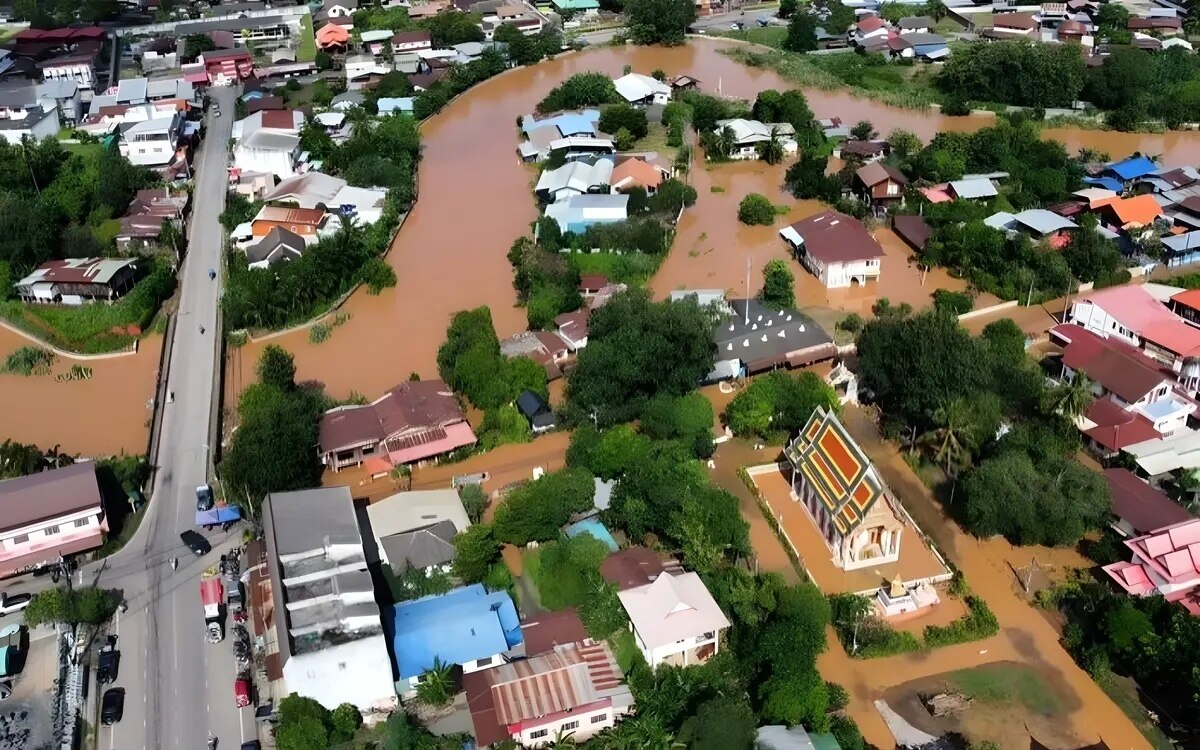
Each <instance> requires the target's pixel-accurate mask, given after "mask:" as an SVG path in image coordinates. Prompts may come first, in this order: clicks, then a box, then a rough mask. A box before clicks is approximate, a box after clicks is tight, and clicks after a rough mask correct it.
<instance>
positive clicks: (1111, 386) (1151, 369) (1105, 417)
mask: <svg viewBox="0 0 1200 750" xmlns="http://www.w3.org/2000/svg"><path fill="white" fill-rule="evenodd" d="M1050 337H1051V340H1053V341H1056V342H1059V343H1063V344H1064V348H1063V357H1062V377H1063V379H1064V380H1073V379H1074V378H1075V373H1077V372H1083V373H1085V374H1087V376H1088V377H1089V378H1090V379H1091V380H1092V381H1093V391H1094V393H1095V394H1096V396H1097V399H1096V401H1095V402H1094V403H1093V404H1092V406H1091V408H1089V409H1088V411H1087V413H1086V414H1085V415H1084V416H1083V417H1082V418H1081V419H1080V425H1079V426H1080V429H1081V430H1082V431H1083V433H1084V434H1085V435H1087V437H1088V438H1090V439H1091V440H1092V443H1093V447H1094V448H1096V449H1097V450H1098V451H1099V452H1100V453H1101V454H1102V455H1111V454H1113V453H1116V452H1118V451H1120V450H1122V449H1123V448H1125V447H1127V446H1130V445H1136V444H1137V443H1143V442H1146V441H1148V440H1158V439H1162V438H1164V437H1169V436H1171V435H1173V434H1174V433H1175V432H1176V431H1178V430H1181V429H1184V428H1185V427H1186V426H1187V420H1188V417H1189V416H1190V415H1191V414H1193V413H1194V412H1195V411H1196V408H1197V405H1196V402H1195V401H1193V400H1192V399H1190V398H1188V397H1187V396H1185V395H1184V394H1182V393H1180V392H1178V391H1177V390H1176V384H1175V379H1174V377H1173V376H1172V374H1171V373H1170V371H1168V370H1165V368H1161V367H1160V366H1159V365H1158V364H1157V363H1156V362H1155V361H1154V360H1152V359H1150V358H1148V357H1146V356H1144V355H1143V354H1142V353H1141V352H1140V351H1138V350H1137V349H1136V348H1134V347H1133V346H1131V345H1129V344H1126V343H1124V342H1122V341H1120V340H1118V339H1115V338H1105V337H1103V336H1100V335H1099V334H1096V333H1094V332H1092V331H1089V330H1087V329H1084V328H1081V327H1080V326H1077V325H1071V324H1063V325H1058V326H1055V327H1054V328H1053V329H1051V331H1050Z"/></svg>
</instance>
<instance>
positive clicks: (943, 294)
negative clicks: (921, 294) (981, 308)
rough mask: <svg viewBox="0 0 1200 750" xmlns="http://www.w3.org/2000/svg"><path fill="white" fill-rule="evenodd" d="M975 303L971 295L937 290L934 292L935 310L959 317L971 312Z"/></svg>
mask: <svg viewBox="0 0 1200 750" xmlns="http://www.w3.org/2000/svg"><path fill="white" fill-rule="evenodd" d="M974 306H975V302H974V301H973V300H972V299H971V295H969V294H964V293H963V292H952V291H950V290H949V289H936V290H934V292H933V307H934V309H936V310H938V311H940V312H944V313H947V314H949V315H953V316H954V317H958V316H959V315H962V314H963V313H967V312H970V311H971V308H972V307H974Z"/></svg>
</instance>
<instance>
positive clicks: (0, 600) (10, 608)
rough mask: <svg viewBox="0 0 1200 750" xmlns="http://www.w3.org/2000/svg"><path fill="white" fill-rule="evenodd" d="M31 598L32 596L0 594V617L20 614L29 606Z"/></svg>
mask: <svg viewBox="0 0 1200 750" xmlns="http://www.w3.org/2000/svg"><path fill="white" fill-rule="evenodd" d="M32 598H33V594H13V595H12V596H8V595H7V594H0V617H4V616H5V615H11V614H12V613H13V612H20V611H21V610H23V609H25V608H26V607H28V606H29V600H30V599H32Z"/></svg>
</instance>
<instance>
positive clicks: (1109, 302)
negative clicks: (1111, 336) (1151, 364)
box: [1080, 284, 1200, 357]
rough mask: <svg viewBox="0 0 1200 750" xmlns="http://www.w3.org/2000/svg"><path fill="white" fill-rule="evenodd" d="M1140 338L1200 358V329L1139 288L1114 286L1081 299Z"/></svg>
mask: <svg viewBox="0 0 1200 750" xmlns="http://www.w3.org/2000/svg"><path fill="white" fill-rule="evenodd" d="M1080 300H1081V301H1084V302H1091V303H1092V304H1095V305H1097V306H1099V307H1100V308H1102V309H1103V310H1104V311H1105V312H1107V313H1108V314H1109V315H1111V316H1113V318H1115V319H1116V320H1118V321H1119V322H1120V323H1121V325H1122V326H1124V327H1126V328H1128V329H1130V330H1132V331H1134V332H1135V333H1136V334H1137V335H1138V336H1141V337H1142V338H1144V339H1146V340H1148V341H1151V342H1153V343H1155V344H1158V345H1159V346H1161V347H1163V348H1165V349H1168V350H1170V351H1172V352H1174V353H1175V354H1178V355H1180V356H1184V357H1191V356H1200V328H1195V327H1193V326H1190V325H1188V324H1187V323H1186V322H1184V320H1183V318H1180V317H1179V316H1178V315H1175V314H1174V313H1172V312H1171V311H1170V310H1168V309H1167V308H1166V307H1165V306H1164V305H1163V304H1162V303H1161V302H1159V301H1158V300H1156V299H1155V298H1154V297H1153V296H1151V295H1150V293H1149V292H1147V291H1146V290H1145V289H1143V288H1142V287H1141V286H1139V285H1136V284H1134V285H1125V286H1114V287H1110V288H1108V289H1101V290H1100V291H1096V292H1089V293H1088V294H1086V295H1081V297H1080Z"/></svg>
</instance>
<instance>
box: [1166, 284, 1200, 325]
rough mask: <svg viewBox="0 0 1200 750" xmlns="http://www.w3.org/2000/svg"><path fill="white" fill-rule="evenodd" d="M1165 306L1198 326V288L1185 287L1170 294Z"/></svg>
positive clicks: (1199, 307) (1199, 308)
mask: <svg viewBox="0 0 1200 750" xmlns="http://www.w3.org/2000/svg"><path fill="white" fill-rule="evenodd" d="M1167 306H1168V307H1169V308H1170V310H1171V312H1173V313H1175V314H1176V315H1178V316H1179V317H1181V318H1183V319H1184V320H1186V321H1187V322H1189V323H1191V324H1193V325H1197V326H1200V289H1185V290H1184V291H1182V292H1178V293H1176V294H1174V295H1172V297H1171V299H1170V301H1169V302H1168V303H1167Z"/></svg>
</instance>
